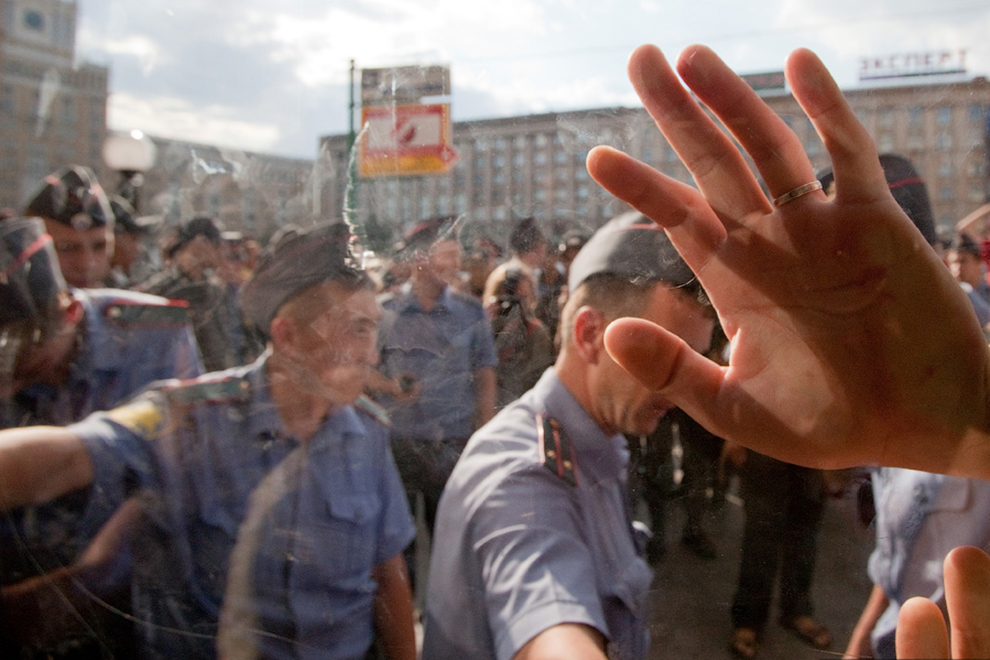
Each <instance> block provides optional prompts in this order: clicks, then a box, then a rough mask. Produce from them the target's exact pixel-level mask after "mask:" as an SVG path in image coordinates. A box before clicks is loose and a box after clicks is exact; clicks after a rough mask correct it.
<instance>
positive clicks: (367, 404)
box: [354, 394, 392, 426]
mask: <svg viewBox="0 0 990 660" xmlns="http://www.w3.org/2000/svg"><path fill="white" fill-rule="evenodd" d="M354 409H355V410H357V411H358V412H363V413H364V414H366V415H369V416H370V417H372V418H374V419H375V421H377V422H378V423H379V424H381V425H382V426H392V420H391V418H389V416H388V412H386V411H385V409H384V408H382V407H381V406H380V405H378V404H377V403H375V402H374V401H372V400H371V399H369V398H368V397H367V396H365V395H364V394H362V395H361V396H359V397H358V398H357V400H356V401H355V402H354Z"/></svg>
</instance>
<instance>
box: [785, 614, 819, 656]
mask: <svg viewBox="0 0 990 660" xmlns="http://www.w3.org/2000/svg"><path fill="white" fill-rule="evenodd" d="M780 625H782V626H783V627H784V628H787V629H788V630H790V631H791V632H792V633H794V634H795V635H797V636H798V637H800V638H801V639H802V640H803V641H804V642H805V643H807V644H808V645H809V646H812V647H814V648H816V649H819V650H824V649H827V648H828V647H830V646H831V645H832V633H831V632H829V629H828V628H826V627H825V626H823V625H822V624H820V623H819V622H818V621H816V620H815V619H814V618H812V617H810V616H808V615H807V614H802V615H800V616H796V617H794V618H791V619H781V620H780Z"/></svg>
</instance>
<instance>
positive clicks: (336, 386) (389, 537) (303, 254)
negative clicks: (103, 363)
mask: <svg viewBox="0 0 990 660" xmlns="http://www.w3.org/2000/svg"><path fill="white" fill-rule="evenodd" d="M349 236H350V235H349V232H348V230H347V228H346V227H345V226H343V225H328V226H319V227H316V228H313V229H312V230H309V231H304V230H299V229H297V228H291V229H287V230H285V231H283V232H282V233H281V234H280V235H277V236H276V237H275V238H274V239H273V247H272V248H271V249H270V251H269V252H268V253H266V255H265V256H264V257H263V258H262V260H261V262H260V264H259V267H258V269H257V272H256V274H255V276H254V278H253V279H252V280H251V281H250V282H249V283H248V284H247V285H246V286H245V289H244V291H243V294H242V296H243V297H242V305H243V309H244V312H245V315H246V316H247V317H248V318H250V319H251V321H252V322H254V323H255V324H256V325H257V326H258V327H259V328H262V327H264V328H268V329H269V332H268V335H269V337H270V351H269V352H267V353H266V354H265V355H263V356H262V357H261V358H260V359H259V360H258V361H257V362H256V363H255V364H253V365H250V366H247V367H241V368H236V369H232V370H228V371H225V372H219V373H214V374H208V375H206V376H203V377H201V378H199V379H196V380H194V381H191V382H185V383H182V382H177V381H170V382H167V383H164V384H161V385H159V386H157V387H155V388H153V389H151V390H149V391H147V392H146V393H145V394H143V395H141V396H139V397H138V398H136V399H134V400H132V401H131V402H129V403H127V404H125V405H123V406H121V407H118V408H116V409H113V410H111V411H108V412H105V413H96V414H94V415H92V416H90V417H89V418H87V419H86V420H84V421H83V422H81V423H79V424H76V425H73V426H70V427H69V428H67V429H52V428H35V429H24V430H21V431H8V432H7V435H6V436H2V435H0V481H2V482H3V483H5V484H8V488H6V489H5V490H4V491H3V492H0V509H7V508H10V507H12V506H18V505H19V504H21V503H23V502H24V501H30V500H32V499H37V498H39V497H44V496H52V495H58V494H60V493H63V492H70V491H72V490H77V489H88V492H89V493H90V496H91V497H94V498H97V499H99V498H106V499H109V500H111V501H113V500H118V499H120V498H121V497H122V496H123V494H124V493H125V492H130V493H131V495H132V497H131V499H130V500H129V502H131V503H135V504H136V506H135V504H131V505H130V506H133V507H134V508H133V509H132V510H131V511H130V512H129V513H128V515H129V517H130V522H129V531H128V533H125V534H123V535H122V537H123V538H129V539H130V545H131V552H132V555H133V577H132V607H133V612H134V615H135V617H136V620H137V621H138V626H137V630H138V634H139V636H140V642H139V650H140V652H141V653H140V655H141V656H142V657H145V658H178V657H182V658H213V657H224V658H238V659H240V658H350V659H354V660H358V659H361V658H364V656H365V654H366V653H367V652H368V650H369V648H370V646H371V644H372V642H373V641H374V640H375V639H377V640H378V642H379V643H380V645H381V647H382V648H383V649H384V651H385V652H386V654H387V656H388V657H390V658H402V659H403V660H413V659H414V658H415V652H416V649H415V636H414V633H413V627H412V599H411V595H410V592H409V588H408V582H407V579H406V570H405V563H404V559H403V557H402V551H403V549H404V548H405V547H406V546H407V545H408V544H409V542H410V541H411V539H412V536H413V533H414V530H413V526H412V521H411V517H410V515H409V510H408V504H407V502H406V498H405V494H404V492H403V489H402V487H401V484H400V482H399V478H398V474H397V472H396V470H395V466H394V463H393V461H392V459H391V455H390V451H389V447H388V430H387V426H386V418H385V416H384V413H383V412H382V411H381V410H380V409H379V408H377V407H376V406H374V405H373V404H370V403H369V402H367V401H363V400H361V399H360V395H361V392H362V389H363V387H364V384H365V381H366V378H367V375H368V373H369V371H370V368H371V367H372V366H373V365H374V364H375V362H376V361H377V350H376V331H377V324H378V321H379V319H380V315H381V312H380V310H379V307H378V305H377V303H376V301H375V296H374V292H373V287H372V284H371V281H370V279H369V278H368V277H367V275H366V274H365V273H364V272H363V271H362V270H360V269H359V268H357V267H355V266H354V265H353V262H352V260H351V258H350V251H349V243H348V241H349ZM12 434H13V435H12ZM18 434H19V435H18ZM56 456H57V457H58V460H57V461H49V460H46V459H47V458H50V457H56ZM25 461H26V464H27V465H29V467H30V469H29V473H30V474H27V475H19V476H20V477H26V478H15V477H16V476H18V475H17V474H16V471H17V469H18V467H19V466H21V467H22V466H24V465H25ZM42 484H43V485H42Z"/></svg>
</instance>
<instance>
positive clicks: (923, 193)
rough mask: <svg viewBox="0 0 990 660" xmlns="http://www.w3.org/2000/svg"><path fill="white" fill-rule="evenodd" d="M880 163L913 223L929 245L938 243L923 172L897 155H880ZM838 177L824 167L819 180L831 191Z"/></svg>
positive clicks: (889, 184) (894, 192) (892, 190)
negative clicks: (830, 188) (920, 172)
mask: <svg viewBox="0 0 990 660" xmlns="http://www.w3.org/2000/svg"><path fill="white" fill-rule="evenodd" d="M880 166H881V167H882V168H883V175H884V178H885V179H887V185H888V186H889V187H890V192H891V194H892V195H893V196H894V199H895V200H896V201H897V203H898V204H899V205H900V207H901V209H902V210H903V211H904V213H906V214H907V216H908V217H909V218H911V222H913V223H914V226H915V227H917V228H918V231H920V232H921V235H922V236H924V237H925V240H926V241H928V244H929V245H934V244H935V243H936V242H937V241H938V234H937V232H936V231H935V217H934V216H933V215H932V205H931V202H930V201H929V199H928V189H927V188H926V187H925V181H924V179H922V178H921V174H919V173H918V170H917V169H916V168H915V167H914V165H913V164H912V163H911V161H909V160H908V159H907V158H904V157H903V156H898V155H897V154H880ZM834 179H835V173H834V172H833V171H832V168H831V167H829V168H826V169H824V170H822V172H821V173H819V175H818V180H819V181H821V182H822V186H823V187H824V188H825V190H828V188H829V186H831V185H832V181H833V180H834Z"/></svg>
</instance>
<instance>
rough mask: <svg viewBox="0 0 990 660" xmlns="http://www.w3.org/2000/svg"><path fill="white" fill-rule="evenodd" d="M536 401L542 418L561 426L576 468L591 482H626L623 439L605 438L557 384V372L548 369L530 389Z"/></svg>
mask: <svg viewBox="0 0 990 660" xmlns="http://www.w3.org/2000/svg"><path fill="white" fill-rule="evenodd" d="M532 393H533V394H534V395H535V397H536V400H537V401H543V402H544V414H546V415H547V416H548V417H550V418H552V419H556V420H557V421H558V422H560V424H561V427H562V428H563V429H564V433H565V434H566V435H567V437H568V438H569V439H570V441H571V444H572V445H573V446H574V450H575V453H576V454H577V456H578V468H579V469H580V470H581V472H582V473H584V474H586V475H589V476H591V477H592V480H593V481H604V480H609V479H616V478H619V479H622V480H624V479H625V471H626V469H627V467H628V463H629V452H628V450H627V449H626V439H625V437H624V436H623V435H622V434H621V433H618V434H616V435H613V436H608V435H606V434H605V433H604V432H603V431H602V429H601V427H599V426H598V424H596V423H595V421H594V420H593V419H592V418H591V416H590V415H588V413H587V412H586V411H585V409H584V408H582V407H581V404H579V403H578V402H577V399H575V398H574V395H573V394H571V392H570V391H569V390H568V389H567V388H566V387H565V386H564V384H563V383H562V382H560V378H558V377H557V370H556V369H553V368H551V369H547V370H546V372H544V374H543V376H542V377H541V378H540V380H539V381H538V382H537V383H536V385H535V386H534V387H533V390H532Z"/></svg>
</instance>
